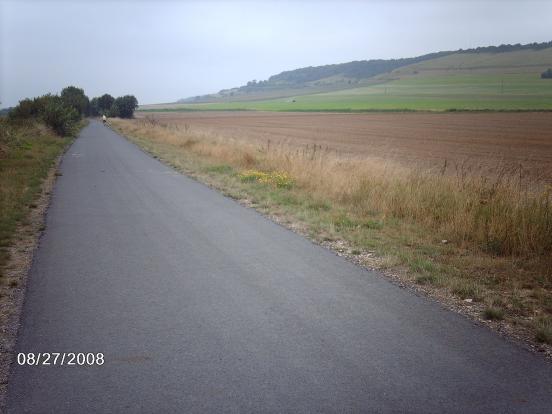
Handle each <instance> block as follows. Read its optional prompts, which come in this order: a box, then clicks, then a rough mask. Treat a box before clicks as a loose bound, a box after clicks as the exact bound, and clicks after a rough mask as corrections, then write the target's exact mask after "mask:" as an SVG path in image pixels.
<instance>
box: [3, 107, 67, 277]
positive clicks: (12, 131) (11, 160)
mask: <svg viewBox="0 0 552 414" xmlns="http://www.w3.org/2000/svg"><path fill="white" fill-rule="evenodd" d="M71 141H72V138H70V137H59V136H58V135H56V134H55V133H54V132H52V131H51V130H50V129H48V128H46V127H45V126H44V125H42V124H40V123H36V122H32V121H29V122H21V123H10V122H8V121H7V120H6V119H2V118H0V276H2V274H3V269H4V267H5V265H6V263H7V261H8V259H9V254H8V247H9V246H10V245H11V244H12V243H13V242H14V238H15V237H16V234H15V232H16V228H17V225H18V224H20V223H24V222H25V220H26V218H27V216H28V214H29V212H30V210H32V209H34V208H36V204H35V200H36V198H37V197H38V195H39V192H40V186H41V184H42V181H43V180H44V178H45V177H46V175H47V174H48V171H49V170H50V168H51V167H52V166H53V164H54V162H55V160H56V159H57V157H58V156H59V155H60V154H61V153H62V152H63V151H64V149H65V148H66V147H67V145H68V144H69V143H70V142H71Z"/></svg>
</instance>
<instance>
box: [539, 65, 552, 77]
mask: <svg viewBox="0 0 552 414" xmlns="http://www.w3.org/2000/svg"><path fill="white" fill-rule="evenodd" d="M541 79H552V69H550V68H548V70H545V71H544V72H542V73H541Z"/></svg>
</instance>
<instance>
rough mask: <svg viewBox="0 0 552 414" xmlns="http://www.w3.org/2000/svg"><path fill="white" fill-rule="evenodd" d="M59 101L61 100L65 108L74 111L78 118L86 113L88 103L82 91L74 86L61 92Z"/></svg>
mask: <svg viewBox="0 0 552 414" xmlns="http://www.w3.org/2000/svg"><path fill="white" fill-rule="evenodd" d="M61 99H63V102H65V104H66V105H67V106H70V107H72V108H73V109H75V111H77V113H78V114H79V116H82V115H85V114H86V113H87V112H88V105H89V101H88V97H87V96H86V95H85V94H84V90H83V89H80V88H77V87H76V86H68V87H66V88H64V89H63V90H62V91H61Z"/></svg>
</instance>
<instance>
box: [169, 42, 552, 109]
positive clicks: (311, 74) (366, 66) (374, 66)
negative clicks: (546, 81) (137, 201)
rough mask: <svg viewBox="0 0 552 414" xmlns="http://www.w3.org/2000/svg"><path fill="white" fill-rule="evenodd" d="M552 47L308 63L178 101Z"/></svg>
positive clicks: (507, 46)
mask: <svg viewBox="0 0 552 414" xmlns="http://www.w3.org/2000/svg"><path fill="white" fill-rule="evenodd" d="M550 47H552V41H550V42H543V43H529V44H524V45H522V44H519V43H518V44H515V45H510V44H503V45H500V46H484V47H477V48H471V49H459V50H455V51H442V52H436V53H429V54H426V55H422V56H417V57H413V58H402V59H371V60H361V61H353V62H347V63H338V64H331V65H324V66H309V67H305V68H299V69H294V70H288V71H284V72H281V73H279V74H277V75H273V76H271V77H270V78H268V79H267V80H262V81H257V80H252V81H250V82H247V84H246V85H243V86H240V87H237V88H232V89H223V90H221V91H220V92H218V94H214V95H205V96H197V97H195V98H188V99H181V100H180V101H178V102H194V101H195V102H197V101H201V100H203V99H209V98H217V97H223V96H226V97H231V96H236V95H245V94H250V93H253V92H259V91H269V90H277V89H281V88H290V89H295V88H305V87H310V86H313V84H314V83H315V82H319V81H321V80H328V78H332V77H335V79H336V82H339V80H341V81H342V82H343V81H344V80H348V82H349V83H351V82H353V83H354V82H358V81H359V80H361V79H369V78H372V77H374V76H377V75H380V74H383V73H387V72H391V71H393V70H395V69H397V68H400V67H402V66H407V65H411V64H414V63H420V62H423V61H426V60H430V59H436V58H440V57H444V56H448V55H452V54H455V53H463V54H464V53H504V52H514V51H518V50H541V49H547V48H550Z"/></svg>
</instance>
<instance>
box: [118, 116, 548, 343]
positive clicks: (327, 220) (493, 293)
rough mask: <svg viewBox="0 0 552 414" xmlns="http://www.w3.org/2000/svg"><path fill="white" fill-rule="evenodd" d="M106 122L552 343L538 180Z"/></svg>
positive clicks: (331, 240) (270, 209)
mask: <svg viewBox="0 0 552 414" xmlns="http://www.w3.org/2000/svg"><path fill="white" fill-rule="evenodd" d="M113 125H114V127H115V128H116V129H118V130H119V131H120V132H121V133H123V134H124V135H126V136H127V137H129V138H130V139H131V140H132V141H134V142H135V143H137V144H138V145H139V146H141V147H142V148H144V149H145V150H146V151H148V152H150V153H152V154H154V155H155V156H156V157H158V158H160V159H162V160H163V161H165V162H166V163H168V164H170V165H172V166H173V167H175V168H177V169H179V170H180V171H183V172H185V173H187V174H189V175H191V176H194V177H196V178H198V179H199V180H201V181H203V182H206V183H208V184H210V185H211V186H214V187H216V188H217V189H219V190H221V191H222V192H223V193H225V194H226V195H228V196H230V197H233V198H236V199H240V200H242V201H243V200H245V202H246V203H247V204H249V205H251V206H253V207H255V208H256V209H258V210H260V211H261V212H264V213H266V214H268V215H270V216H271V217H272V218H274V219H275V220H277V221H279V222H282V223H284V224H286V225H288V226H290V227H292V228H294V229H295V230H297V231H299V232H301V233H303V234H305V235H307V236H309V237H310V238H312V239H314V240H316V241H318V242H320V243H321V244H326V245H329V246H330V247H332V248H333V249H334V250H336V251H337V252H338V253H340V254H344V255H348V256H350V257H351V258H352V259H353V260H355V261H356V262H358V263H360V264H362V265H365V266H369V267H377V268H380V269H384V270H385V269H387V271H388V272H389V273H392V274H394V275H398V276H397V277H399V278H400V280H401V281H402V282H408V283H410V284H413V285H417V286H419V287H420V289H422V290H424V291H426V292H428V293H429V294H431V295H433V296H436V297H437V298H440V299H442V300H444V301H449V300H450V301H452V302H453V303H455V304H456V305H458V304H460V305H461V306H462V309H463V310H465V311H466V312H467V313H469V314H470V315H473V316H474V317H477V318H479V319H480V320H485V319H488V320H494V321H497V320H499V321H500V320H503V322H500V323H509V324H510V325H511V326H513V327H514V328H515V330H516V332H519V335H520V336H521V337H523V338H524V339H529V340H533V341H535V340H536V341H540V342H542V343H550V337H549V335H546V334H542V333H540V334H539V332H545V331H546V329H544V331H543V328H542V327H543V326H545V327H546V326H548V325H546V324H547V323H549V321H550V320H552V270H551V269H552V266H551V265H552V259H551V257H552V255H551V252H552V198H551V194H550V193H551V189H550V188H549V187H546V186H545V185H539V184H538V183H534V184H535V185H534V186H532V187H531V188H528V187H521V186H520V185H519V183H518V182H517V181H516V180H515V176H513V175H509V174H508V173H507V172H506V171H504V172H502V173H500V174H498V175H497V176H496V177H492V178H489V177H467V176H463V175H458V176H449V175H444V174H443V175H439V174H435V173H429V172H424V171H421V170H412V169H405V168H404V167H401V166H398V165H393V164H391V163H384V162H381V161H376V160H373V159H368V158H367V159H358V158H346V157H344V156H340V157H338V156H336V155H335V154H331V153H328V152H325V151H323V150H322V149H321V148H319V147H317V146H313V147H312V148H310V149H305V148H296V147H293V146H286V147H284V146H280V147H274V146H273V147H272V148H268V147H266V148H264V147H262V146H259V145H258V144H253V143H251V142H247V141H239V140H235V139H230V138H227V137H223V136H216V135H210V134H208V133H202V134H199V133H194V132H193V131H189V130H188V129H186V128H180V127H179V126H178V125H173V124H162V123H160V122H158V121H156V120H155V119H152V118H150V119H138V120H113ZM486 303H489V305H485V304H486ZM543 321H545V322H543ZM547 321H548V322H547ZM497 323H498V322H497Z"/></svg>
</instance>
